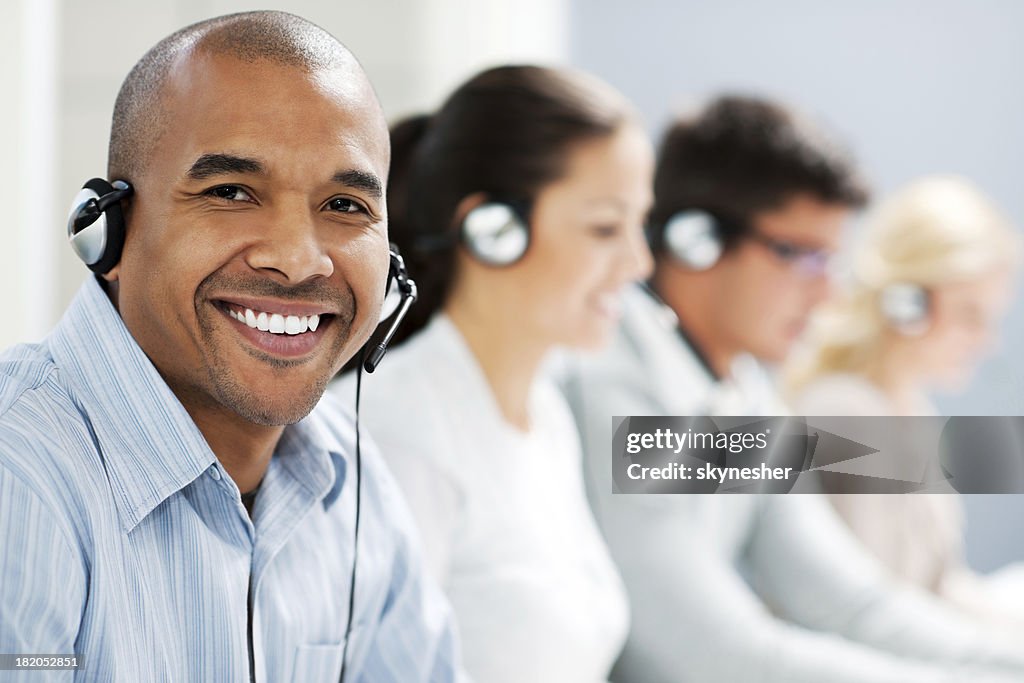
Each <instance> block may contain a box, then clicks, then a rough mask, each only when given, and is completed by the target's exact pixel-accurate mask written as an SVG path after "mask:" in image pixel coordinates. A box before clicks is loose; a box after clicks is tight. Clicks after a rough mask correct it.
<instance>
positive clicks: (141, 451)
mask: <svg viewBox="0 0 1024 683" xmlns="http://www.w3.org/2000/svg"><path fill="white" fill-rule="evenodd" d="M362 450H363V467H362V478H363V481H362V511H361V518H360V531H359V568H358V572H357V586H356V591H355V618H354V621H353V630H352V643H351V644H350V646H349V649H348V665H347V668H346V680H347V681H374V682H376V681H396V682H401V683H409V682H414V681H450V680H455V679H456V670H457V668H458V667H457V661H456V655H455V649H456V643H455V635H454V628H453V625H452V624H453V622H452V620H451V616H450V610H449V607H448V605H447V603H446V602H445V599H444V598H443V596H442V595H441V593H440V591H439V590H438V588H437V587H436V586H435V585H434V584H433V583H431V581H430V580H429V579H427V578H426V575H425V573H424V571H423V570H422V568H421V562H420V559H419V550H418V547H417V541H416V540H415V537H414V532H413V531H412V529H413V528H414V527H413V524H412V520H411V518H410V516H409V513H408V511H407V509H406V506H405V504H404V502H403V500H402V499H401V496H400V495H399V493H398V490H397V488H396V486H395V484H394V482H393V480H392V478H391V476H390V475H389V473H388V472H387V470H386V468H385V467H384V465H383V464H382V460H381V458H380V456H379V454H378V452H377V450H376V448H375V447H374V446H373V445H372V442H370V441H369V440H368V439H366V438H365V435H364V439H363V449H362ZM353 453H354V430H353V427H352V420H351V417H350V416H348V415H347V414H346V413H344V412H343V411H342V410H340V408H339V407H338V406H337V405H336V404H335V403H333V402H332V399H330V398H329V397H325V398H324V400H323V401H322V402H321V404H320V405H319V406H318V407H317V408H316V409H315V410H314V411H313V412H312V413H311V414H310V415H309V417H307V418H305V419H304V420H302V421H301V422H299V423H297V424H295V425H292V426H289V427H287V428H285V430H284V434H283V436H282V438H281V440H280V442H279V444H278V447H277V450H276V451H275V453H274V457H273V458H272V459H271V461H270V466H269V469H268V470H267V473H266V475H265V477H264V480H263V483H262V485H261V487H260V491H259V495H258V497H257V499H256V503H255V507H254V509H253V521H252V522H250V519H249V516H248V514H247V513H246V510H245V508H244V507H243V505H242V503H241V499H240V496H239V492H238V489H237V487H236V486H235V484H234V482H233V481H232V480H231V479H230V477H228V475H227V472H226V471H225V470H224V468H223V467H222V466H221V465H220V463H219V462H218V461H217V459H216V457H215V456H214V454H213V452H212V451H211V450H210V448H209V447H208V446H207V444H206V441H205V440H204V439H203V436H202V434H201V433H200V432H199V430H198V428H197V427H196V426H195V424H194V423H193V422H192V420H191V419H190V417H189V415H188V413H186V411H185V409H184V408H183V407H182V405H181V404H180V403H179V402H178V400H177V399H176V398H175V396H174V394H173V393H172V392H171V390H170V389H169V388H168V386H167V385H166V384H165V383H164V381H163V380H162V379H161V377H160V375H159V373H158V372H157V370H156V368H155V367H153V365H152V364H151V363H150V361H149V359H148V358H147V357H146V355H145V354H144V353H143V351H142V349H141V348H139V346H138V345H137V344H136V343H135V341H134V339H133V338H132V336H131V334H130V333H129V332H128V330H127V328H126V327H125V326H124V324H123V323H122V321H121V318H120V316H119V315H118V314H117V312H116V310H115V309H114V307H113V306H112V305H111V303H110V301H109V300H108V298H107V296H106V295H105V294H104V292H103V290H102V288H101V287H100V286H99V284H98V283H97V281H96V280H95V279H93V278H90V279H89V281H88V282H87V283H86V284H85V285H84V286H83V287H82V289H81V290H80V291H79V293H78V296H77V297H76V299H75V301H74V302H73V303H72V305H71V307H70V308H69V309H68V311H67V312H66V314H65V315H64V318H63V319H62V320H61V322H60V324H59V325H58V326H57V328H56V329H55V331H54V332H53V333H52V334H51V335H50V336H49V337H48V338H47V339H46V340H45V341H44V342H43V343H41V344H38V345H25V346H18V347H15V348H13V349H11V350H9V351H7V352H6V353H5V354H4V355H2V356H0V653H24V654H71V653H77V654H78V655H79V656H80V659H81V661H82V662H83V664H84V668H83V669H82V670H80V671H78V672H77V673H75V672H70V671H65V672H48V673H42V672H21V673H20V674H17V676H19V678H18V680H22V677H23V679H24V680H29V681H41V680H71V679H72V678H73V679H74V680H87V681H112V680H116V681H130V682H132V683H136V682H142V681H197V682H199V681H201V682H204V683H205V682H207V681H218V682H219V681H248V680H249V677H250V672H249V646H248V616H249V615H248V604H247V603H248V596H249V591H250V578H251V581H252V596H253V598H252V603H253V612H252V624H253V626H252V631H253V635H252V643H253V647H252V650H253V657H254V661H255V676H256V680H257V681H260V682H261V683H262V682H263V681H273V682H275V683H277V682H279V681H301V682H302V683H316V682H319V681H330V682H331V683H336V682H337V681H338V677H339V675H340V670H341V658H342V649H343V647H344V636H345V624H346V619H347V616H348V604H349V582H350V577H351V574H350V572H351V571H352V550H353V548H352V532H353V521H354V514H355V486H354V485H353V484H354V481H355V479H354V473H355V464H354V456H353ZM14 676H15V674H13V673H12V672H10V671H0V679H2V680H8V679H9V678H12V677H14Z"/></svg>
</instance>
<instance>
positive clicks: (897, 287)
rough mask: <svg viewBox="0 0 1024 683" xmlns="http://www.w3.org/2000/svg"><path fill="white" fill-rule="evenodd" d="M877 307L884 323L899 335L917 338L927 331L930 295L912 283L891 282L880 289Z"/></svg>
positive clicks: (925, 289) (929, 316) (930, 306)
mask: <svg viewBox="0 0 1024 683" xmlns="http://www.w3.org/2000/svg"><path fill="white" fill-rule="evenodd" d="M878 307H879V310H880V311H881V313H882V317H883V318H885V321H886V323H888V324H889V326H890V327H892V328H893V329H895V330H896V331H897V332H899V333H900V334H903V335H906V336H910V337H917V336H920V335H922V334H924V333H925V332H927V331H928V326H929V323H930V318H931V308H932V301H931V293H930V292H929V291H928V289H927V288H925V287H922V286H921V285H919V284H916V283H913V282H893V283H890V284H888V285H885V286H884V287H882V289H881V291H880V292H879V294H878Z"/></svg>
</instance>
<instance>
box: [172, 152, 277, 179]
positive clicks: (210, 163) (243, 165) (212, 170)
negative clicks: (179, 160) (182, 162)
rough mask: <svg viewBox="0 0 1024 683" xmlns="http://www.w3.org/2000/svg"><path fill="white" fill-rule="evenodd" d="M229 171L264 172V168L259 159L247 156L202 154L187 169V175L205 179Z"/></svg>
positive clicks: (192, 177)
mask: <svg viewBox="0 0 1024 683" xmlns="http://www.w3.org/2000/svg"><path fill="white" fill-rule="evenodd" d="M229 173H266V169H264V168H263V164H262V163H261V162H260V161H258V160H256V159H250V158H248V157H239V156H235V155H234V154H204V155H203V156H201V157H199V158H198V159H196V161H195V163H194V164H192V166H191V167H190V168H189V169H188V173H187V175H188V177H189V178H191V179H192V180H205V179H207V178H212V177H213V176H217V175H226V174H229Z"/></svg>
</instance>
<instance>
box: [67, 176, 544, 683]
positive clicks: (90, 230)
mask: <svg viewBox="0 0 1024 683" xmlns="http://www.w3.org/2000/svg"><path fill="white" fill-rule="evenodd" d="M133 192H134V189H133V188H132V186H131V185H129V184H128V183H126V182H125V181H123V180H115V181H114V182H113V183H110V182H107V181H106V180H103V179H102V178H93V179H92V180H90V181H89V182H87V183H86V184H85V185H84V186H82V189H81V190H80V191H79V192H78V194H77V195H75V199H74V201H73V202H72V203H71V210H70V211H69V213H68V241H69V242H70V243H71V248H72V249H74V250H75V253H76V254H78V257H79V258H81V259H82V261H83V262H85V264H86V265H87V266H89V269H90V270H92V271H93V272H94V273H96V274H98V275H104V274H106V273H108V272H110V270H111V269H112V268H113V267H114V266H116V265H117V263H118V261H120V260H121V251H122V249H123V248H124V238H125V224H124V211H123V210H122V208H121V200H123V199H126V198H127V197H130V196H131V195H132V193H133ZM478 208H479V207H478ZM467 218H468V217H467ZM503 239H504V238H503V237H502V235H501V234H497V235H496V236H495V242H501V241H503ZM523 251H524V252H525V246H524V247H523ZM496 253H497V252H496ZM384 291H385V301H386V302H387V301H388V299H389V297H390V299H391V300H394V297H395V296H397V297H398V302H397V305H395V306H393V307H387V306H386V307H385V308H384V310H383V311H382V315H381V322H384V321H385V320H387V319H388V318H389V317H391V316H392V315H394V320H393V321H392V322H391V326H390V327H389V328H388V331H387V334H385V335H384V337H383V338H382V339H381V341H380V342H378V343H377V344H376V345H374V346H373V347H372V348H368V346H364V347H363V348H362V349H361V350H360V352H359V358H360V363H359V368H358V369H357V370H356V416H355V418H356V419H355V427H356V493H355V495H356V516H355V524H354V530H353V532H352V533H353V543H352V579H351V584H350V586H349V603H348V620H347V622H346V625H345V645H344V648H343V652H342V656H341V679H340V680H341V681H344V680H345V666H346V660H347V658H348V644H349V640H351V636H352V618H353V615H354V613H355V595H356V567H358V557H359V512H360V508H361V498H362V496H361V492H362V471H363V458H362V449H361V448H360V439H359V395H360V392H361V388H362V371H363V370H366V371H367V372H373V371H374V370H376V369H377V365H378V364H379V363H380V361H381V359H382V358H384V354H385V353H386V352H387V347H388V343H389V342H390V341H391V338H392V337H393V336H394V335H395V332H396V331H397V330H398V326H399V324H401V322H402V319H403V318H405V316H406V314H407V313H408V312H409V308H410V307H411V306H412V305H413V303H415V301H416V297H417V289H416V281H415V280H413V279H412V278H410V277H409V273H408V272H406V269H405V261H404V260H403V259H402V256H401V255H400V254H399V253H398V248H397V247H396V246H395V245H394V244H392V245H391V247H390V258H389V262H388V277H387V282H386V284H385V287H384ZM395 311H397V313H396V312H395Z"/></svg>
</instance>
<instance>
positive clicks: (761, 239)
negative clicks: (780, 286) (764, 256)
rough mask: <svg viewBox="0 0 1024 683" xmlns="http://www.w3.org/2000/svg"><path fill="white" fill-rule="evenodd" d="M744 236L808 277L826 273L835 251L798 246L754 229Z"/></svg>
mask: <svg viewBox="0 0 1024 683" xmlns="http://www.w3.org/2000/svg"><path fill="white" fill-rule="evenodd" d="M744 237H745V238H747V239H751V240H753V241H755V242H757V243H758V244H760V245H762V246H764V247H767V248H768V249H769V250H770V251H771V252H772V253H773V254H775V256H777V257H778V258H779V260H781V261H782V262H783V263H785V264H786V265H787V266H789V267H791V268H793V270H795V271H796V272H797V273H799V274H800V275H801V276H803V277H806V278H808V279H810V278H816V277H821V276H823V275H827V274H828V272H829V266H830V265H831V263H832V257H834V256H835V252H833V251H832V250H831V249H815V248H812V247H804V246H800V245H799V244H793V243H792V242H787V241H786V240H780V239H776V238H774V237H769V236H768V235H765V234H762V233H760V232H757V231H756V230H750V231H749V232H747V233H746V235H744Z"/></svg>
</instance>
